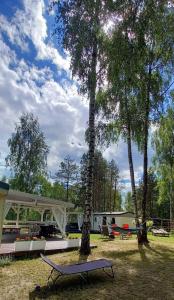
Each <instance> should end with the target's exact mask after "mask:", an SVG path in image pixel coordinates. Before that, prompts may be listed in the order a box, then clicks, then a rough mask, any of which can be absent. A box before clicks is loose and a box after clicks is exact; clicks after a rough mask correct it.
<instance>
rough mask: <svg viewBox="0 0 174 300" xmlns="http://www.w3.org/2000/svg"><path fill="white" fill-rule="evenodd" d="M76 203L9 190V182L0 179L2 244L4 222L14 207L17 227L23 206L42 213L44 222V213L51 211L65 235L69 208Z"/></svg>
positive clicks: (0, 234) (0, 237) (0, 229)
mask: <svg viewBox="0 0 174 300" xmlns="http://www.w3.org/2000/svg"><path fill="white" fill-rule="evenodd" d="M73 207H74V205H73V204H72V203H69V202H65V201H60V200H57V199H52V198H48V197H42V196H38V195H34V194H29V193H24V192H19V191H16V190H9V185H8V184H7V183H4V182H1V181H0V244H1V239H2V230H3V223H4V221H5V218H6V216H7V214H8V212H9V210H10V209H11V208H12V209H13V210H14V211H15V212H16V215H17V218H16V221H15V222H16V227H18V226H19V223H20V220H19V215H20V210H21V209H22V208H33V209H34V210H36V211H38V212H39V213H40V221H41V222H43V215H44V212H45V211H46V210H49V211H50V212H51V216H52V218H51V219H52V220H53V219H54V220H55V222H56V224H57V225H58V227H59V230H60V232H61V233H62V235H65V227H66V224H67V209H69V208H73Z"/></svg>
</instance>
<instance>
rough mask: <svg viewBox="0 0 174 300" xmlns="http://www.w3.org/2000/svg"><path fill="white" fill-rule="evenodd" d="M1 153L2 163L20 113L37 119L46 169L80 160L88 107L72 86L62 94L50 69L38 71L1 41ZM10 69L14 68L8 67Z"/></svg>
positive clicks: (83, 146) (84, 149)
mask: <svg viewBox="0 0 174 300" xmlns="http://www.w3.org/2000/svg"><path fill="white" fill-rule="evenodd" d="M0 46H1V47H0V56H1V58H2V59H1V61H0V70H1V73H0V104H1V111H0V126H1V128H3V132H1V140H0V149H1V152H2V158H3V159H4V158H5V156H6V154H7V152H8V149H7V139H8V138H9V137H10V135H11V133H12V131H13V130H14V123H15V122H17V121H18V118H19V116H20V115H21V113H22V112H25V111H30V112H33V113H34V114H35V115H36V116H38V117H39V121H40V124H41V128H42V130H43V131H44V133H45V136H46V139H47V142H48V144H49V146H50V154H49V157H48V167H49V169H51V170H52V172H54V171H55V168H56V163H57V165H58V162H60V161H61V160H62V159H63V158H64V157H65V155H67V154H70V155H72V157H74V158H75V159H77V160H79V159H80V157H81V155H82V154H83V153H84V151H86V144H85V141H84V133H85V129H86V127H87V119H88V103H87V102H86V101H82V99H81V97H80V96H79V95H78V93H77V88H76V86H75V85H72V86H70V85H69V87H68V89H67V90H64V89H63V88H62V86H61V85H60V84H59V83H58V82H56V81H54V79H53V73H52V71H51V70H50V69H49V68H42V69H38V68H37V67H36V66H34V65H31V66H29V65H27V63H26V62H25V61H24V60H23V59H21V60H19V59H17V58H16V56H15V53H14V52H13V51H12V50H11V49H10V48H9V47H8V46H7V45H6V44H5V43H4V42H3V40H2V37H1V39H0ZM11 65H13V68H12V67H11Z"/></svg>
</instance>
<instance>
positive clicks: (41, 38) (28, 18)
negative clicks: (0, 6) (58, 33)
mask: <svg viewBox="0 0 174 300" xmlns="http://www.w3.org/2000/svg"><path fill="white" fill-rule="evenodd" d="M23 4H24V10H21V9H18V10H17V11H16V13H15V15H14V17H13V18H12V20H11V22H10V23H9V22H8V21H7V19H6V18H5V16H3V15H1V16H0V27H1V30H2V31H3V32H5V33H6V34H7V35H8V37H9V39H10V41H11V42H12V43H13V44H16V45H18V46H19V47H20V48H21V49H22V50H23V51H28V50H29V45H28V41H27V39H26V38H29V39H30V40H31V41H32V42H33V44H34V46H35V48H36V50H37V56H36V58H37V59H40V60H44V59H50V60H51V61H52V62H53V63H54V64H55V65H56V66H57V67H58V69H64V70H66V71H67V72H68V71H69V66H70V59H69V57H67V58H66V59H64V58H63V57H62V56H61V55H60V54H59V52H58V50H57V49H55V48H54V46H53V44H52V41H51V37H49V36H48V30H47V24H46V19H45V18H44V16H43V14H44V13H45V4H44V1H43V0H39V1H38V0H37V1H36V0H24V1H23ZM47 39H48V41H47Z"/></svg>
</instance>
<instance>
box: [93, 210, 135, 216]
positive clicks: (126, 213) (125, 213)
mask: <svg viewBox="0 0 174 300" xmlns="http://www.w3.org/2000/svg"><path fill="white" fill-rule="evenodd" d="M93 214H94V215H101V216H122V215H128V214H129V215H132V216H134V213H133V212H129V211H114V212H94V213H93Z"/></svg>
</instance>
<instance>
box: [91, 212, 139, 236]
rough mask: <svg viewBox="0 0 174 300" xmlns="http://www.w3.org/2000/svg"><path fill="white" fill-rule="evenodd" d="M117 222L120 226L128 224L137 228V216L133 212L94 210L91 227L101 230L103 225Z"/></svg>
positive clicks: (93, 229) (94, 229)
mask: <svg viewBox="0 0 174 300" xmlns="http://www.w3.org/2000/svg"><path fill="white" fill-rule="evenodd" d="M111 224H116V225H117V226H119V227H123V225H125V224H127V225H128V226H129V228H136V225H135V216H134V213H132V212H123V211H121V212H94V213H93V214H92V220H91V229H92V231H96V232H97V231H100V228H101V226H102V225H111Z"/></svg>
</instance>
